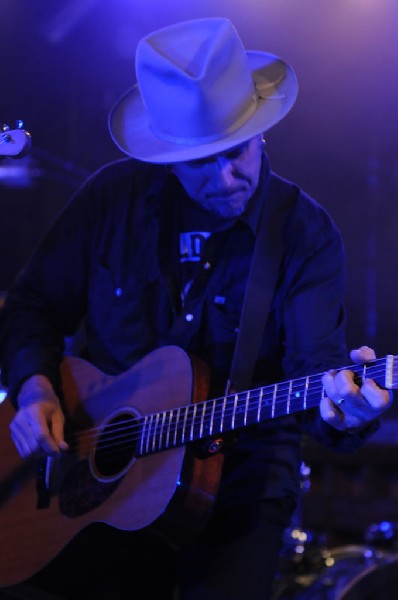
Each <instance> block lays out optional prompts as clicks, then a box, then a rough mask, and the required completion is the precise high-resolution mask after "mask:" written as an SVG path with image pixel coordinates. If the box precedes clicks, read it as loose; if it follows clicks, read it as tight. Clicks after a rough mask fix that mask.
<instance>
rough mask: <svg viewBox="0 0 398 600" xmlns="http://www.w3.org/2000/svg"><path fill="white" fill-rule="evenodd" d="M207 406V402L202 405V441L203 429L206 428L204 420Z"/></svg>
mask: <svg viewBox="0 0 398 600" xmlns="http://www.w3.org/2000/svg"><path fill="white" fill-rule="evenodd" d="M206 406H207V402H203V404H202V416H201V418H200V428H199V438H200V439H201V438H202V437H203V428H204V420H205V415H206Z"/></svg>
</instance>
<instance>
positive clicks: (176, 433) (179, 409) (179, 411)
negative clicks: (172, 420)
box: [173, 408, 181, 446]
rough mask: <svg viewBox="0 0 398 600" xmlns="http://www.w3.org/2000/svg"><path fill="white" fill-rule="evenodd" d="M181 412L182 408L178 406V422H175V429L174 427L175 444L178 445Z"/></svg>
mask: <svg viewBox="0 0 398 600" xmlns="http://www.w3.org/2000/svg"><path fill="white" fill-rule="evenodd" d="M180 414H181V408H177V415H176V424H175V429H174V440H173V445H174V446H177V435H178V425H179V421H180Z"/></svg>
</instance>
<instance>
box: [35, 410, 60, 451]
mask: <svg viewBox="0 0 398 600" xmlns="http://www.w3.org/2000/svg"><path fill="white" fill-rule="evenodd" d="M50 423H51V421H50ZM29 424H30V427H31V429H32V433H33V437H34V439H35V440H36V442H37V445H38V448H39V450H41V451H43V452H44V453H45V454H54V453H58V452H59V447H58V444H57V443H56V441H55V440H54V438H53V436H52V434H51V431H50V424H49V423H47V420H46V417H45V416H44V415H43V414H42V413H40V412H39V413H37V415H36V417H31V418H30V419H29Z"/></svg>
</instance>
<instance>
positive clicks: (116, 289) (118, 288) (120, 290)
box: [115, 287, 123, 298]
mask: <svg viewBox="0 0 398 600" xmlns="http://www.w3.org/2000/svg"><path fill="white" fill-rule="evenodd" d="M122 294H123V290H122V288H120V287H117V288H115V296H116V297H117V298H120V296H121V295H122Z"/></svg>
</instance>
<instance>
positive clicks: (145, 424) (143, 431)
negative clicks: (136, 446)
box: [140, 417, 148, 454]
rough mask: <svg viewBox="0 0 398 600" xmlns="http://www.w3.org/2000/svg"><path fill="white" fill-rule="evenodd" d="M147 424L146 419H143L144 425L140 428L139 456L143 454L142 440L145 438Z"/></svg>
mask: <svg viewBox="0 0 398 600" xmlns="http://www.w3.org/2000/svg"><path fill="white" fill-rule="evenodd" d="M147 423H148V417H145V418H144V424H143V426H142V431H141V443H140V454H144V438H145V428H146V426H147Z"/></svg>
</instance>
